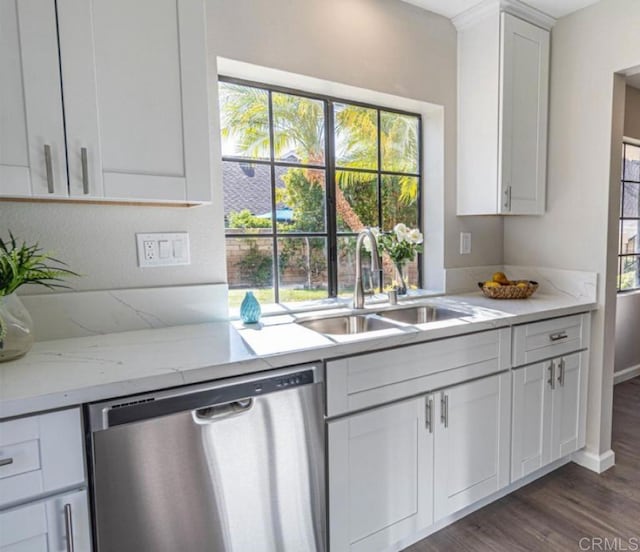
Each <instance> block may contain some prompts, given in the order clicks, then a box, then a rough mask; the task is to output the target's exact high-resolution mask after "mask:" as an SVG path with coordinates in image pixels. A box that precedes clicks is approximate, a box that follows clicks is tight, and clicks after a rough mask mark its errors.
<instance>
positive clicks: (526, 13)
mask: <svg viewBox="0 0 640 552" xmlns="http://www.w3.org/2000/svg"><path fill="white" fill-rule="evenodd" d="M500 12H506V13H510V14H511V15H515V16H516V17H519V18H520V19H524V20H525V21H528V22H529V23H532V24H533V25H536V26H538V27H541V28H542V29H545V30H547V31H550V30H551V28H552V27H553V26H554V25H555V22H556V20H555V18H553V17H551V16H550V15H547V14H546V13H544V12H541V11H540V10H537V9H535V8H532V7H531V6H529V5H528V4H525V3H524V2H521V1H520V0H483V1H482V2H480V3H479V4H476V5H475V6H473V7H472V8H469V9H468V10H465V11H463V12H462V13H461V14H458V15H456V16H455V17H454V18H453V19H452V20H451V21H452V22H453V24H454V25H455V26H456V29H458V31H462V30H464V29H466V28H468V27H470V26H472V25H474V24H475V23H477V22H478V21H481V20H482V19H485V18H487V17H489V16H492V15H498V14H499V13H500Z"/></svg>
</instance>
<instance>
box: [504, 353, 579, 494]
mask: <svg viewBox="0 0 640 552" xmlns="http://www.w3.org/2000/svg"><path fill="white" fill-rule="evenodd" d="M585 354H586V353H584V352H580V353H574V354H570V355H567V356H563V357H560V358H556V359H551V360H547V361H544V362H539V363H537V364H532V365H530V366H524V367H522V368H518V369H516V370H514V371H513V424H512V428H513V429H512V451H511V481H516V480H518V479H520V478H521V477H524V476H526V475H528V474H530V473H532V472H534V471H536V470H537V469H539V468H542V467H543V466H545V465H547V464H549V463H550V462H553V461H555V460H558V459H559V458H562V457H564V456H567V455H568V454H571V453H572V452H575V451H576V450H578V449H579V448H582V447H583V446H584V421H585V419H586V418H585V413H584V409H585V399H586V396H585V395H586V393H585V392H586V373H585V368H584V365H585V360H584V359H585Z"/></svg>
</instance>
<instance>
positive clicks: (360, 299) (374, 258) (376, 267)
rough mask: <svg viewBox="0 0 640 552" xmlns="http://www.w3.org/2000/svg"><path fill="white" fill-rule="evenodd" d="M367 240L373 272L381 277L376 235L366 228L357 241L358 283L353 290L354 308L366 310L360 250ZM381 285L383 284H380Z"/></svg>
mask: <svg viewBox="0 0 640 552" xmlns="http://www.w3.org/2000/svg"><path fill="white" fill-rule="evenodd" d="M365 238H369V243H370V244H371V271H372V272H373V271H375V272H377V273H378V277H380V255H379V254H378V241H377V240H376V236H375V234H374V233H373V232H372V231H371V228H365V229H364V230H361V231H360V233H359V234H358V239H357V240H356V282H355V287H354V290H353V308H354V309H362V308H364V287H363V285H362V256H361V254H360V250H361V249H362V244H363V243H364V240H365ZM380 283H381V282H380Z"/></svg>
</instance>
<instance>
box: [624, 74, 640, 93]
mask: <svg viewBox="0 0 640 552" xmlns="http://www.w3.org/2000/svg"><path fill="white" fill-rule="evenodd" d="M627 84H628V85H629V86H633V87H634V88H637V89H639V90H640V73H636V74H635V75H632V76H630V77H627Z"/></svg>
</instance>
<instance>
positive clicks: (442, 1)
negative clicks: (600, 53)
mask: <svg viewBox="0 0 640 552" xmlns="http://www.w3.org/2000/svg"><path fill="white" fill-rule="evenodd" d="M404 1H405V2H409V3H410V4H414V5H416V6H419V7H421V8H424V9H425V10H429V11H432V12H435V13H439V14H440V15H444V16H445V17H449V18H451V17H455V16H456V15H458V14H459V13H462V12H463V11H465V10H468V9H469V8H472V7H473V6H475V5H476V4H479V3H480V2H479V0H404ZM597 1H598V0H527V1H526V2H525V3H526V4H529V5H530V6H531V7H533V8H536V9H538V10H540V11H541V12H544V13H546V14H547V15H550V16H551V17H555V18H556V19H557V18H559V17H563V16H565V15H568V14H570V13H571V12H574V11H576V10H579V9H582V8H584V7H586V6H589V5H591V4H595V3H596V2H597Z"/></svg>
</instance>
